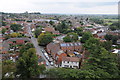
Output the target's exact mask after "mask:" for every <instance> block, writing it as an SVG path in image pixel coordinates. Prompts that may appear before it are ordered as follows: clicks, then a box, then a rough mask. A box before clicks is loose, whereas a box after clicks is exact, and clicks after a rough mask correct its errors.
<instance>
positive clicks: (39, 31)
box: [34, 29, 42, 38]
mask: <svg viewBox="0 0 120 80" xmlns="http://www.w3.org/2000/svg"><path fill="white" fill-rule="evenodd" d="M41 31H42V30H41V29H36V30H35V32H34V34H35V37H36V38H37V37H38V36H39V35H40V33H41Z"/></svg>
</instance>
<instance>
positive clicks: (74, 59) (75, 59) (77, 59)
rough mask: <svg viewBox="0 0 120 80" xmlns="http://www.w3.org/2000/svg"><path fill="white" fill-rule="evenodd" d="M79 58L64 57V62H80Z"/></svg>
mask: <svg viewBox="0 0 120 80" xmlns="http://www.w3.org/2000/svg"><path fill="white" fill-rule="evenodd" d="M79 60H80V59H79V58H77V57H63V58H62V61H70V62H79Z"/></svg>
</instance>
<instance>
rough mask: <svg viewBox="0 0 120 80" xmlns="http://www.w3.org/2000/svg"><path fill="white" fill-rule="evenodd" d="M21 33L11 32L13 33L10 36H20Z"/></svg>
mask: <svg viewBox="0 0 120 80" xmlns="http://www.w3.org/2000/svg"><path fill="white" fill-rule="evenodd" d="M19 35H20V34H19V33H11V34H10V36H11V37H12V38H14V37H18V36H19Z"/></svg>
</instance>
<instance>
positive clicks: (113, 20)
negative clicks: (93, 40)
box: [104, 19, 118, 22]
mask: <svg viewBox="0 0 120 80" xmlns="http://www.w3.org/2000/svg"><path fill="white" fill-rule="evenodd" d="M104 21H112V22H115V21H118V19H104Z"/></svg>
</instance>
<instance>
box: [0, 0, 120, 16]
mask: <svg viewBox="0 0 120 80" xmlns="http://www.w3.org/2000/svg"><path fill="white" fill-rule="evenodd" d="M118 2H119V0H0V12H10V13H23V12H26V11H28V12H41V13H55V14H118Z"/></svg>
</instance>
